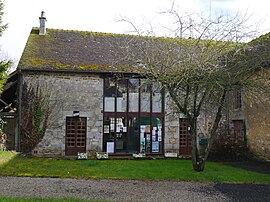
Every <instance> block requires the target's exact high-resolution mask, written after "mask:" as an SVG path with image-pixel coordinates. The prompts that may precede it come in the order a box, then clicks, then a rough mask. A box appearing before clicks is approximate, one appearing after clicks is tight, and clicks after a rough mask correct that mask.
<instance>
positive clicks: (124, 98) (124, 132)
mask: <svg viewBox="0 0 270 202" xmlns="http://www.w3.org/2000/svg"><path fill="white" fill-rule="evenodd" d="M162 99H163V96H162V92H161V90H160V85H158V84H156V83H152V82H148V81H147V80H146V79H141V78H126V79H125V78H111V77H110V78H105V79H104V113H103V114H104V119H103V120H104V126H103V151H107V150H109V151H110V152H113V153H114V152H116V153H133V152H146V153H163V147H164V146H163V145H164V140H163V138H164V137H163V136H164V135H163V134H164V126H163V125H164V115H163V106H162V103H164V102H162Z"/></svg>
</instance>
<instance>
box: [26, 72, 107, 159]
mask: <svg viewBox="0 0 270 202" xmlns="http://www.w3.org/2000/svg"><path fill="white" fill-rule="evenodd" d="M24 82H26V83H27V84H28V86H30V85H36V84H39V86H40V87H41V88H43V89H44V90H46V91H47V92H49V94H50V103H51V105H52V106H53V108H52V109H53V113H52V114H51V116H50V120H49V126H48V128H47V130H46V133H45V136H44V138H43V140H42V141H41V142H40V143H39V144H38V145H37V147H36V148H35V149H34V150H33V155H35V156H64V155H65V135H66V117H67V116H73V112H74V111H79V116H80V117H86V118H87V139H86V151H87V152H95V151H101V149H102V122H103V114H102V109H103V79H102V78H100V77H99V76H96V75H85V74H60V73H58V74H56V73H48V74H26V75H24Z"/></svg>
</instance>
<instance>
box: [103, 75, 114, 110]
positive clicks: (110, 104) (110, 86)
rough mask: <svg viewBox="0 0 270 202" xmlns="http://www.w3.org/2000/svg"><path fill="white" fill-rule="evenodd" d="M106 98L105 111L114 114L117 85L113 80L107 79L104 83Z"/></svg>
mask: <svg viewBox="0 0 270 202" xmlns="http://www.w3.org/2000/svg"><path fill="white" fill-rule="evenodd" d="M104 89H105V90H104V96H105V103H104V105H105V111H107V112H114V109H115V96H116V85H115V82H114V80H113V79H110V78H108V79H105V82H104Z"/></svg>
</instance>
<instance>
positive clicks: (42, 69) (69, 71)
mask: <svg viewBox="0 0 270 202" xmlns="http://www.w3.org/2000/svg"><path fill="white" fill-rule="evenodd" d="M17 71H18V72H51V73H79V74H103V75H104V74H123V75H140V73H138V72H125V71H93V70H81V69H52V68H19V67H18V68H17Z"/></svg>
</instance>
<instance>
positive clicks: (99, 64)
mask: <svg viewBox="0 0 270 202" xmlns="http://www.w3.org/2000/svg"><path fill="white" fill-rule="evenodd" d="M148 40H155V43H149V44H151V45H149V44H148V47H147V48H148V49H149V50H151V52H153V53H151V54H153V55H157V56H155V57H160V56H161V53H160V49H162V48H163V47H164V44H167V43H171V42H173V43H182V44H183V45H187V46H189V45H190V44H194V43H196V40H195V39H179V38H177V39H174V38H163V37H148V36H147V37H143V36H135V35H124V34H111V33H101V32H86V31H75V30H60V29H47V33H46V35H39V29H38V28H33V29H32V31H31V33H30V36H29V38H28V41H27V44H26V46H25V49H24V52H23V54H22V57H21V59H20V62H19V65H18V67H19V68H21V69H23V68H27V69H28V68H41V69H42V68H44V69H74V70H76V69H78V70H91V71H126V72H138V71H141V69H139V68H134V66H135V65H136V63H138V61H140V58H142V57H143V55H142V51H141V45H142V44H143V43H145V42H146V41H148ZM200 43H201V44H202V45H203V46H208V47H211V48H212V47H213V48H214V47H217V46H226V47H228V48H229V47H230V45H232V46H235V44H234V43H230V44H229V46H227V45H228V43H227V42H217V41H201V42H200ZM224 43H226V45H224ZM127 46H128V48H127ZM154 46H155V47H154ZM225 51H228V50H225Z"/></svg>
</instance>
